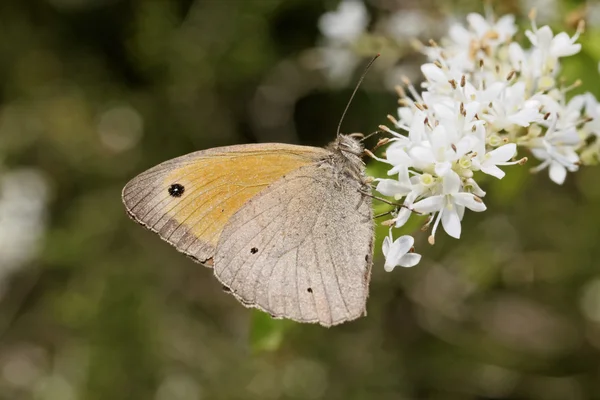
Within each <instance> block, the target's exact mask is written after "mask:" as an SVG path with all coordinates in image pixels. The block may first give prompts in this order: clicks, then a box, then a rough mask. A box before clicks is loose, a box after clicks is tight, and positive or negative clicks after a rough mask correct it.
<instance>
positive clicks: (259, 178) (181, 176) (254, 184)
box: [163, 151, 316, 246]
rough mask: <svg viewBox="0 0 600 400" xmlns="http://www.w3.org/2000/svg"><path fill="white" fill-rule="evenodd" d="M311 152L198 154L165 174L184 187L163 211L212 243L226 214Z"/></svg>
mask: <svg viewBox="0 0 600 400" xmlns="http://www.w3.org/2000/svg"><path fill="white" fill-rule="evenodd" d="M314 156H315V155H314V154H313V155H312V157H310V156H309V155H308V154H302V153H301V152H300V153H296V152H285V151H284V152H282V151H272V152H269V151H248V152H239V153H238V152H236V153H217V154H211V155H210V156H207V157H202V158H198V159H196V160H194V161H193V162H191V163H189V164H187V165H185V166H182V167H179V168H176V169H174V170H173V171H172V172H170V173H169V174H168V175H167V176H166V177H165V178H164V181H163V182H164V185H165V187H169V186H170V185H172V184H175V183H178V184H180V185H182V186H183V187H184V188H185V191H184V193H183V195H182V196H181V198H179V200H180V201H178V202H177V204H176V205H175V206H173V208H172V209H170V210H166V211H167V214H168V215H169V217H170V218H172V219H175V220H176V221H177V222H178V223H179V224H181V226H182V227H183V228H186V230H187V231H188V232H190V233H191V234H192V235H193V236H195V237H196V238H198V239H201V240H203V241H205V242H207V243H209V244H211V245H213V246H216V245H217V241H218V240H219V236H220V235H221V232H222V231H223V228H224V226H225V224H226V223H227V221H228V220H229V218H231V216H232V215H233V214H234V213H235V212H237V211H238V210H239V209H240V208H241V207H242V206H243V205H244V204H245V203H246V202H247V201H248V200H250V199H251V198H252V197H254V196H255V195H257V194H258V193H259V192H260V191H262V190H263V189H265V188H266V187H267V186H268V185H270V184H271V183H273V182H275V181H277V180H278V179H281V178H282V177H283V176H284V175H286V174H287V173H289V172H291V171H293V170H296V169H298V168H300V167H302V166H304V165H308V164H311V163H313V162H315V161H316V160H315V159H314Z"/></svg>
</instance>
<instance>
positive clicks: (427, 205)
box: [412, 195, 445, 214]
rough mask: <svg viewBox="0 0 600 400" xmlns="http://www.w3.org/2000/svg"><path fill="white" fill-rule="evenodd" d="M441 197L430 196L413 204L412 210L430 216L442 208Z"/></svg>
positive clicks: (442, 199)
mask: <svg viewBox="0 0 600 400" xmlns="http://www.w3.org/2000/svg"><path fill="white" fill-rule="evenodd" d="M444 197H445V196H443V195H438V196H431V197H428V198H426V199H423V200H421V201H417V202H416V203H415V204H413V206H412V209H413V210H414V211H416V212H418V213H421V214H431V213H432V212H436V211H439V210H440V209H441V208H442V207H444Z"/></svg>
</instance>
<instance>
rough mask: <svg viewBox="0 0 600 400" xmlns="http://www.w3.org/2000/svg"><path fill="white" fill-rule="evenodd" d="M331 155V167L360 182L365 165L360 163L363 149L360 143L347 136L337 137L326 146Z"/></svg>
mask: <svg viewBox="0 0 600 400" xmlns="http://www.w3.org/2000/svg"><path fill="white" fill-rule="evenodd" d="M327 148H328V149H329V150H330V151H331V152H332V153H333V156H334V158H333V160H332V161H333V165H334V167H336V168H339V169H340V170H342V171H343V172H346V173H348V174H350V175H351V176H352V177H353V178H355V179H357V180H359V181H362V180H363V178H364V170H365V164H364V162H363V161H362V155H363V151H364V147H363V145H362V143H361V142H359V141H358V140H356V139H355V138H354V137H352V136H349V135H339V136H338V137H337V138H336V139H335V140H334V141H333V142H331V143H330V144H329V146H327Z"/></svg>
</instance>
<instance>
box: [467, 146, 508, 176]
mask: <svg viewBox="0 0 600 400" xmlns="http://www.w3.org/2000/svg"><path fill="white" fill-rule="evenodd" d="M479 154H480V153H478V155H477V157H475V158H473V164H474V167H475V168H474V169H475V170H481V172H483V173H485V174H488V175H492V176H494V177H496V178H498V179H502V178H503V177H504V175H506V174H505V173H504V171H502V170H501V169H500V168H498V165H513V164H516V163H518V161H516V162H508V160H510V159H511V158H513V157H514V156H515V154H517V145H516V144H515V143H507V144H505V145H503V146H500V147H498V148H497V149H494V150H492V151H490V152H487V153H481V156H480V155H479Z"/></svg>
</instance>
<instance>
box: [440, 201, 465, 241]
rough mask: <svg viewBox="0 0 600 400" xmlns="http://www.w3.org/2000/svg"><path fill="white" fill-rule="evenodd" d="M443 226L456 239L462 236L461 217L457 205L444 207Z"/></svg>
mask: <svg viewBox="0 0 600 400" xmlns="http://www.w3.org/2000/svg"><path fill="white" fill-rule="evenodd" d="M442 226H443V227H444V230H445V231H446V233H447V234H448V235H450V236H452V237H453V238H456V239H459V238H460V231H461V226H460V218H459V217H458V212H457V211H456V208H455V207H452V208H445V209H444V211H443V212H442Z"/></svg>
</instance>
